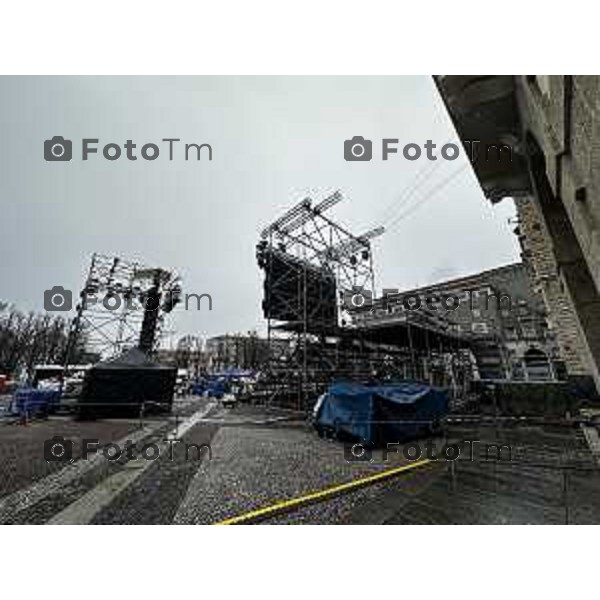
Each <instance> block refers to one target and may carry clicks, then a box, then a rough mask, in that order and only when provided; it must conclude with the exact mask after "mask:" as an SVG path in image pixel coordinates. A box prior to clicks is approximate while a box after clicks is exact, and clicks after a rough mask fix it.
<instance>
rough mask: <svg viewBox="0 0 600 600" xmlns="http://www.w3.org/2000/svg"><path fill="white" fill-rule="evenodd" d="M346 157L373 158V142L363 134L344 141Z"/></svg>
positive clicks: (353, 158)
mask: <svg viewBox="0 0 600 600" xmlns="http://www.w3.org/2000/svg"><path fill="white" fill-rule="evenodd" d="M344 158H345V159H346V160H363V161H369V160H371V159H372V158H373V142H372V141H371V140H366V139H365V138H364V137H362V135H355V136H354V137H353V138H351V139H349V140H345V141H344Z"/></svg>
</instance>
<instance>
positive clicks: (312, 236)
mask: <svg viewBox="0 0 600 600" xmlns="http://www.w3.org/2000/svg"><path fill="white" fill-rule="evenodd" d="M342 199H343V197H342V194H341V193H340V192H339V191H336V192H335V193H333V194H331V195H330V196H327V197H326V198H325V199H323V200H321V201H320V202H318V203H316V204H314V203H313V200H312V199H311V198H305V199H304V200H302V201H301V202H299V203H298V204H296V205H295V206H293V207H292V208H291V209H290V210H288V211H287V212H285V213H284V214H283V215H282V216H281V217H279V218H278V219H276V220H275V221H274V222H273V223H271V224H270V225H268V226H267V227H265V228H264V229H263V230H262V232H261V235H260V241H259V243H258V244H257V260H258V264H259V266H260V268H261V269H263V270H264V272H265V284H264V300H263V314H264V316H265V317H266V320H267V336H268V344H269V348H270V357H269V369H268V371H269V375H270V377H271V378H272V380H273V381H278V380H279V381H280V383H281V385H282V386H285V387H286V389H287V390H288V392H289V390H290V389H292V388H293V389H295V394H296V404H297V406H298V407H303V406H304V405H305V404H306V400H307V395H314V393H315V392H316V391H318V388H319V387H320V386H321V384H322V383H323V382H324V381H328V380H329V379H330V378H331V376H332V375H333V374H334V373H336V372H339V371H340V365H341V361H340V358H341V357H340V356H339V351H340V344H339V343H338V342H337V341H336V338H337V337H338V336H339V334H340V330H341V328H349V327H351V326H352V316H351V311H349V310H348V307H347V305H348V302H349V301H350V300H351V298H353V297H365V298H370V297H372V295H373V294H374V290H375V271H374V267H373V253H372V248H371V240H373V239H374V238H376V237H378V236H379V235H381V234H382V233H383V232H384V228H383V227H377V228H375V229H372V230H369V231H367V232H365V233H363V234H362V235H355V234H353V233H351V232H350V231H349V229H348V228H347V227H345V226H344V225H342V224H341V223H339V222H338V221H336V220H334V219H333V218H332V217H331V216H330V211H331V209H332V208H333V207H334V206H336V205H337V204H339V203H340V202H341V201H342ZM283 340H287V343H282V341H283ZM350 351H351V352H354V350H353V349H350ZM352 362H353V363H354V364H355V363H356V361H352Z"/></svg>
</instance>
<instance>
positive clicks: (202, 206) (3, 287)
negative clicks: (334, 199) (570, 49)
mask: <svg viewBox="0 0 600 600" xmlns="http://www.w3.org/2000/svg"><path fill="white" fill-rule="evenodd" d="M0 124H1V130H2V136H3V140H2V144H1V145H0V209H1V212H0V224H1V232H0V252H1V257H2V258H1V261H2V262H1V264H2V268H1V273H0V299H2V300H4V301H10V302H12V303H14V304H15V305H16V306H17V307H18V308H20V309H22V310H30V309H34V310H40V311H41V310H42V309H43V291H44V289H46V288H50V287H52V286H53V285H56V284H60V285H63V286H65V287H67V288H73V289H79V288H80V287H81V283H82V279H83V276H84V273H85V271H86V268H87V265H88V262H89V257H90V255H91V253H92V252H94V251H97V252H103V253H118V254H121V255H123V256H125V257H132V258H138V259H140V260H142V261H143V262H145V263H148V264H151V265H158V266H164V267H167V268H168V267H171V268H175V269H176V270H178V271H179V272H180V273H181V275H182V276H183V279H184V289H185V291H187V292H195V293H204V292H206V293H210V294H211V295H212V297H213V311H212V312H209V311H201V312H195V311H193V312H192V311H189V312H187V313H183V312H181V311H179V312H178V313H177V314H176V315H174V316H173V326H174V327H175V328H176V329H177V333H178V334H185V333H195V334H200V335H211V334H217V333H221V332H226V331H246V330H248V329H252V328H258V329H262V327H263V320H262V315H261V312H260V301H261V291H262V286H261V279H260V275H261V272H260V271H259V269H258V267H257V266H256V262H255V252H254V247H255V244H256V241H257V239H258V231H259V230H260V229H261V228H262V226H264V225H266V224H268V223H269V222H270V221H272V220H273V219H274V218H275V217H277V216H278V214H280V213H281V212H282V211H283V210H285V209H286V208H288V207H290V206H292V205H293V204H294V203H295V202H297V201H299V200H300V199H302V198H303V197H305V196H307V195H309V196H312V197H313V198H315V199H317V200H318V199H322V198H323V197H324V196H325V195H327V194H330V193H331V192H333V191H335V190H336V189H340V190H341V191H342V193H343V194H344V196H345V200H344V202H343V203H342V204H340V205H338V206H337V207H336V208H335V209H333V211H332V215H334V216H335V217H337V218H339V219H340V220H342V221H343V222H345V223H346V224H347V225H348V226H349V227H350V228H351V229H352V230H353V231H355V232H356V233H362V232H364V231H365V230H367V229H368V228H370V227H372V226H374V225H378V224H381V219H382V217H383V216H386V215H388V214H394V213H395V212H397V211H395V210H394V209H395V206H396V204H397V203H398V201H399V198H401V197H402V193H403V191H405V190H406V189H407V186H411V185H413V183H414V181H415V175H416V174H417V173H422V172H423V171H422V170H423V169H426V168H427V166H426V165H428V164H429V163H428V161H427V160H426V159H425V158H424V157H423V156H422V157H421V159H419V160H417V161H414V162H410V161H407V160H405V159H403V158H401V157H399V156H395V157H392V158H391V159H390V160H388V161H385V162H384V161H382V160H381V157H380V151H379V146H377V141H380V140H381V138H384V137H392V138H400V140H401V143H402V144H404V143H409V142H416V143H420V144H424V143H425V141H426V140H428V139H431V140H433V141H434V143H437V144H438V148H439V146H441V145H442V144H444V143H445V142H447V141H449V140H451V139H452V140H453V141H455V142H456V141H457V140H456V139H455V134H454V132H453V129H452V127H451V124H450V121H449V119H448V117H447V115H446V114H445V111H444V108H443V105H442V102H441V100H440V98H439V97H438V94H437V91H436V90H435V87H434V85H433V82H432V80H431V79H430V78H429V77H407V76H398V77H21V78H11V77H2V78H0ZM55 135H62V136H64V137H65V138H71V139H73V140H74V155H76V156H75V157H74V159H73V160H72V161H71V162H59V163H52V162H46V161H45V160H44V158H43V142H44V140H45V139H47V138H51V137H53V136H55ZM354 135H362V136H364V137H366V138H371V139H373V140H374V141H375V144H374V154H375V157H374V159H373V161H371V162H346V161H345V160H344V157H343V142H344V140H345V139H347V138H350V137H352V136H354ZM83 137H90V138H99V139H100V148H101V147H102V145H103V144H106V143H109V142H116V143H119V144H121V145H122V144H124V143H125V142H126V140H128V139H132V140H133V141H134V143H137V144H138V149H137V153H138V155H139V147H140V146H141V145H142V144H144V143H146V142H156V141H160V140H161V139H162V138H166V137H177V138H181V140H182V143H183V142H187V143H202V142H205V143H209V144H211V146H212V148H213V160H212V161H211V162H209V161H207V160H203V161H201V162H196V161H188V162H185V161H183V160H173V161H172V162H170V161H168V159H167V156H166V155H164V156H163V155H162V154H161V156H160V157H159V158H158V159H157V160H156V161H154V162H151V161H144V160H141V159H138V160H137V161H128V160H127V159H126V158H125V156H124V153H123V156H122V157H121V158H120V159H119V160H117V161H113V162H111V161H107V160H104V159H103V158H102V156H101V155H100V154H98V155H95V156H92V157H91V159H90V160H89V161H86V162H84V161H82V160H81V157H80V147H81V142H80V140H81V138H83ZM379 143H380V142H379ZM376 146H377V148H376ZM464 160H465V159H464V157H463V156H461V157H460V158H459V159H458V160H456V161H452V162H448V161H443V163H444V164H441V165H440V166H439V167H437V166H436V168H435V171H434V172H432V173H431V176H430V177H429V178H428V179H427V180H426V181H425V183H424V184H423V185H422V186H420V187H419V189H418V191H417V192H416V193H415V194H414V195H413V196H412V197H410V198H409V199H408V200H406V204H405V205H404V207H405V210H410V211H411V212H410V214H409V215H408V216H407V217H406V218H404V219H403V220H402V221H400V222H399V223H398V224H397V225H396V226H395V227H394V228H393V229H391V230H390V231H388V232H387V233H386V234H385V235H384V236H382V237H380V238H378V239H377V240H376V241H375V243H374V260H375V266H376V272H377V273H376V274H377V285H378V288H381V287H399V288H400V289H402V288H407V287H412V286H415V285H423V284H427V283H432V282H434V281H438V280H441V279H447V278H450V277H454V276H460V275H466V274H469V273H475V272H477V271H480V270H483V269H487V268H492V267H495V266H499V265H502V264H506V263H509V262H512V261H515V260H518V244H517V240H516V237H515V236H514V235H513V233H512V227H510V226H509V224H508V222H507V221H508V218H509V217H511V216H513V214H514V209H513V207H512V204H511V203H509V202H503V203H501V204H499V205H498V206H495V207H492V206H491V204H490V203H489V202H488V201H487V200H485V199H484V197H483V195H482V193H481V190H480V189H479V186H478V184H477V182H476V180H475V177H474V175H473V174H472V172H471V170H470V169H469V168H465V169H463V170H462V171H461V172H460V173H458V174H457V175H456V176H453V172H454V171H457V170H458V169H459V168H460V166H461V164H463V161H464ZM449 178H450V179H449ZM444 180H446V181H448V183H447V185H445V186H444V187H442V188H440V189H439V190H438V191H437V192H436V193H435V194H434V195H431V196H430V195H428V194H427V191H428V190H432V189H435V188H436V186H439V184H440V182H442V181H444ZM424 198H427V199H426V201H425V202H424V203H423V205H422V206H420V207H419V208H416V209H414V210H413V209H412V208H411V207H412V206H414V205H416V203H418V202H419V201H421V200H423V199H424ZM383 224H384V225H385V222H383Z"/></svg>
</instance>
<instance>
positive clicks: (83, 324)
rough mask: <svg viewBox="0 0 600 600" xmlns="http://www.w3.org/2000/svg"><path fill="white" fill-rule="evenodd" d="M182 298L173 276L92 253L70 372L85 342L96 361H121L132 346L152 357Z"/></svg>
mask: <svg viewBox="0 0 600 600" xmlns="http://www.w3.org/2000/svg"><path fill="white" fill-rule="evenodd" d="M180 296H181V285H180V278H179V277H178V276H177V274H176V273H174V272H172V271H168V270H165V269H162V268H157V267H148V266H145V265H143V264H142V263H140V262H137V261H132V260H127V259H124V258H121V257H119V256H111V255H105V254H99V253H95V254H93V255H92V258H91V261H90V266H89V269H88V272H87V276H86V278H85V281H84V284H83V287H82V289H81V292H80V293H79V301H78V303H77V306H76V309H75V310H76V315H75V317H74V319H73V321H72V323H71V328H70V332H69V340H68V342H67V350H66V352H65V361H64V362H65V370H67V368H68V366H69V364H70V360H71V354H72V352H73V350H74V345H75V344H77V343H83V344H84V345H85V351H86V353H87V354H88V355H92V356H93V357H95V358H96V359H97V360H106V359H110V358H113V357H116V356H119V355H120V354H122V353H123V352H124V351H125V350H128V349H129V348H132V347H139V348H140V349H142V350H143V351H144V352H146V353H147V354H153V353H154V352H155V351H156V349H157V347H158V345H159V342H160V338H161V331H162V327H163V324H164V320H165V317H166V315H167V314H168V313H170V312H171V311H172V310H173V308H174V307H175V305H176V304H177V303H178V302H179V301H180Z"/></svg>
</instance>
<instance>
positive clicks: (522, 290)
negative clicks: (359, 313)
mask: <svg viewBox="0 0 600 600" xmlns="http://www.w3.org/2000/svg"><path fill="white" fill-rule="evenodd" d="M417 297H418V298H419V299H420V305H421V307H420V308H419V309H415V310H418V311H422V310H424V311H427V313H428V314H429V315H432V316H433V315H434V316H435V319H436V320H437V322H438V323H439V324H443V325H444V326H446V327H448V328H450V329H451V330H453V331H454V332H455V333H456V335H457V337H458V338H460V339H462V340H463V342H464V343H465V344H466V345H467V346H468V347H469V348H470V349H471V351H472V353H473V355H474V358H475V362H476V368H477V370H478V375H479V377H480V378H481V379H507V380H517V381H548V380H556V379H560V378H563V377H564V376H565V367H564V363H563V360H562V357H561V353H560V351H559V348H558V345H557V343H556V339H555V335H554V333H553V331H552V329H551V328H550V327H549V324H548V319H547V310H546V306H545V304H544V301H543V299H542V297H541V295H540V294H538V293H536V292H535V291H534V289H533V287H532V285H531V283H530V280H529V278H528V271H527V267H526V265H525V264H524V263H514V264H510V265H506V266H502V267H498V268H496V269H490V270H487V271H483V272H481V273H476V274H473V275H469V276H466V277H460V278H457V279H453V280H449V281H443V282H440V283H436V284H433V285H429V286H426V287H421V288H415V289H409V290H403V291H402V292H400V293H399V294H398V295H397V296H396V295H392V296H388V297H387V298H386V299H380V300H378V301H377V303H376V305H375V306H374V307H373V310H372V311H371V314H372V318H373V319H389V318H393V317H394V315H397V317H398V318H400V315H402V314H403V313H405V312H406V311H407V310H408V311H409V312H412V311H411V310H410V309H409V308H407V306H414V305H415V304H416V298H417ZM428 298H429V300H428Z"/></svg>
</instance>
